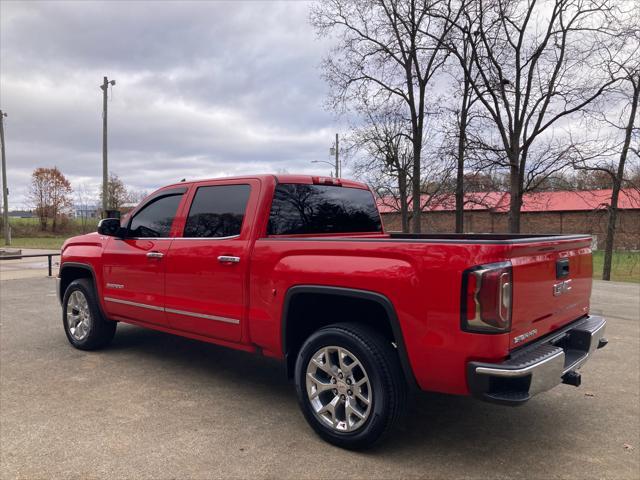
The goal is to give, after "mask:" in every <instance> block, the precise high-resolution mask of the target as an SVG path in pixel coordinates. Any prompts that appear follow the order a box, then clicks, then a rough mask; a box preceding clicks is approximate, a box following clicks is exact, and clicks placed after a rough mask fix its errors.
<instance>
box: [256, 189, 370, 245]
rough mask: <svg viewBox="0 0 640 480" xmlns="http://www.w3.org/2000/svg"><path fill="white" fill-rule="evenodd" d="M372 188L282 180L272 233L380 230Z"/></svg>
mask: <svg viewBox="0 0 640 480" xmlns="http://www.w3.org/2000/svg"><path fill="white" fill-rule="evenodd" d="M381 231H382V225H381V224H380V215H379V214H378V209H377V208H376V203H375V200H374V198H373V195H372V194H371V192H370V191H369V190H362V189H359V188H346V187H338V186H332V185H304V184H297V183H281V184H278V186H276V191H275V194H274V197H273V203H272V205H271V215H270V216H269V227H268V234H269V235H293V234H316V233H317V234H321V233H360V232H381Z"/></svg>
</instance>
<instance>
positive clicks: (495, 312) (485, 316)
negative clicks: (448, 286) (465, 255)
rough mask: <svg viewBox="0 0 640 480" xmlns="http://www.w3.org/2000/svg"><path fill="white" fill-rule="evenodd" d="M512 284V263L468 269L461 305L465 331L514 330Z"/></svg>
mask: <svg viewBox="0 0 640 480" xmlns="http://www.w3.org/2000/svg"><path fill="white" fill-rule="evenodd" d="M512 285H513V281H512V271H511V264H510V263H509V262H501V263H492V264H488V265H480V266H478V267H473V268H470V269H468V270H465V271H464V273H463V274H462V301H461V305H460V310H461V325H462V329H463V330H465V331H467V332H480V333H504V332H508V331H509V330H510V329H511V303H512V297H513V291H512V290H513V289H512Z"/></svg>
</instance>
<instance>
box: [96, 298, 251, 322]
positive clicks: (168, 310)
mask: <svg viewBox="0 0 640 480" xmlns="http://www.w3.org/2000/svg"><path fill="white" fill-rule="evenodd" d="M104 300H105V301H106V302H112V303H121V304H122V305H130V306H132V307H140V308H147V309H149V310H155V311H158V312H166V313H175V314H177V315H185V316H188V317H196V318H205V319H207V320H215V321H216V322H224V323H232V324H234V325H238V324H239V323H240V320H238V319H237V318H227V317H218V316H216V315H206V314H204V313H195V312H187V311H185V310H176V309H173V308H163V307H158V306H156V305H148V304H146V303H138V302H131V301H129V300H120V299H119V298H113V297H104Z"/></svg>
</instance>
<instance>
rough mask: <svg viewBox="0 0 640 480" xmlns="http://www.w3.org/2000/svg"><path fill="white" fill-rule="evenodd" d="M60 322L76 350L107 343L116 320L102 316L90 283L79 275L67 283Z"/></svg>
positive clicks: (94, 347)
mask: <svg viewBox="0 0 640 480" xmlns="http://www.w3.org/2000/svg"><path fill="white" fill-rule="evenodd" d="M62 323H63V325H64V332H65V334H66V335H67V339H68V340H69V343H71V345H73V346H74V347H76V348H78V349H80V350H96V349H98V348H102V347H105V346H106V345H108V344H109V343H110V342H111V340H112V339H113V336H114V335H115V333H116V326H117V323H116V322H114V321H112V320H109V319H107V318H105V317H104V315H102V311H101V310H100V307H99V305H98V301H97V298H96V294H95V289H94V288H93V283H92V282H91V281H90V280H88V279H86V278H80V279H78V280H74V281H73V282H71V283H70V284H69V286H68V287H67V290H66V291H65V293H64V298H63V301H62Z"/></svg>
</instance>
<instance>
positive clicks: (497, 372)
mask: <svg viewBox="0 0 640 480" xmlns="http://www.w3.org/2000/svg"><path fill="white" fill-rule="evenodd" d="M560 356H562V357H564V351H559V352H556V353H555V354H553V355H551V356H550V357H548V358H545V359H544V360H542V361H541V362H538V363H534V364H533V365H529V366H528V367H524V368H518V369H515V370H509V369H506V368H492V367H476V373H477V374H480V375H494V376H496V377H522V376H524V375H527V374H528V373H531V372H533V371H534V370H536V369H537V368H540V367H541V366H542V365H544V364H545V363H548V362H551V361H553V360H555V359H556V358H558V357H560Z"/></svg>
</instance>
